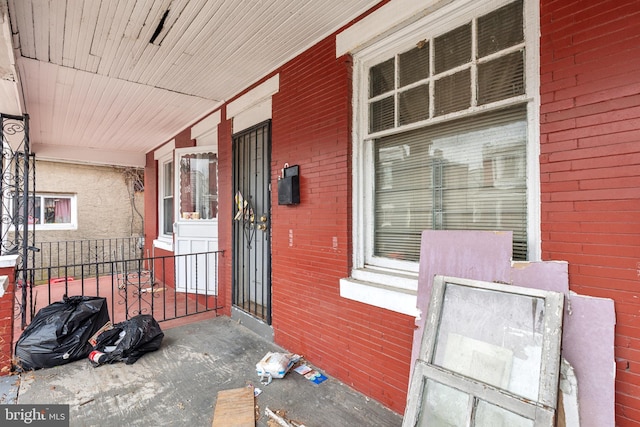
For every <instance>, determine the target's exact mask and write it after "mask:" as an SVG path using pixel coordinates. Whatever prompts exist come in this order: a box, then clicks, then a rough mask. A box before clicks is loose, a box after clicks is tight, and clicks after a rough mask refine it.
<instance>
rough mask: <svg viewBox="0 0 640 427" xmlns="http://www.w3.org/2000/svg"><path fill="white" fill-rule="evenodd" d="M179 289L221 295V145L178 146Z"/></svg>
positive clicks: (176, 262) (176, 245) (175, 224)
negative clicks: (217, 252) (219, 280)
mask: <svg viewBox="0 0 640 427" xmlns="http://www.w3.org/2000/svg"><path fill="white" fill-rule="evenodd" d="M174 164H175V168H176V169H175V177H176V187H175V192H174V194H175V195H176V199H175V202H174V206H175V216H174V218H175V223H174V238H175V256H176V261H175V273H176V290H177V291H181V292H189V293H197V294H206V295H217V293H218V289H217V285H218V277H217V267H218V266H217V257H216V255H215V254H213V253H211V252H213V251H217V250H218V153H217V146H214V145H212V146H201V147H192V148H180V149H176V150H175V162H174Z"/></svg>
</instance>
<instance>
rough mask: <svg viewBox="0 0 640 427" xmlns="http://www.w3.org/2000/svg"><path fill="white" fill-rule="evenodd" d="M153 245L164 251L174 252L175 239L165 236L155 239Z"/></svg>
mask: <svg viewBox="0 0 640 427" xmlns="http://www.w3.org/2000/svg"><path fill="white" fill-rule="evenodd" d="M153 247H154V248H158V249H162V250H164V251H169V252H173V241H172V240H168V239H163V238H159V239H155V240H154V241H153Z"/></svg>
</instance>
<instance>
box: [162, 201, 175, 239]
mask: <svg viewBox="0 0 640 427" xmlns="http://www.w3.org/2000/svg"><path fill="white" fill-rule="evenodd" d="M162 208H163V209H162V212H163V215H164V218H163V219H162V232H163V234H172V233H173V197H166V198H165V199H164V200H163V201H162Z"/></svg>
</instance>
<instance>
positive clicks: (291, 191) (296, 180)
mask: <svg viewBox="0 0 640 427" xmlns="http://www.w3.org/2000/svg"><path fill="white" fill-rule="evenodd" d="M299 171H300V168H299V167H298V165H295V166H290V167H285V168H284V169H283V170H282V175H283V176H281V177H279V178H278V204H279V205H297V204H298V203H300V175H299Z"/></svg>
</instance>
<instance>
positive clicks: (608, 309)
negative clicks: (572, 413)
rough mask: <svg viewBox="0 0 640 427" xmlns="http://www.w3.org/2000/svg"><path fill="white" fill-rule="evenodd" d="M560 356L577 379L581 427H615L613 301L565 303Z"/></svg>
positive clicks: (580, 299) (579, 298) (578, 299)
mask: <svg viewBox="0 0 640 427" xmlns="http://www.w3.org/2000/svg"><path fill="white" fill-rule="evenodd" d="M565 305H566V307H565V308H566V310H565V317H564V327H563V330H562V355H563V356H564V358H565V359H567V360H568V361H569V363H570V364H571V366H573V369H574V370H575V373H576V377H577V378H578V405H579V406H580V427H613V426H614V425H615V406H614V396H615V364H614V350H613V340H614V328H615V323H616V315H615V309H614V305H613V300H610V299H604V298H594V297H588V296H583V295H577V294H575V293H571V294H570V295H569V297H568V298H567V299H565Z"/></svg>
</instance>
